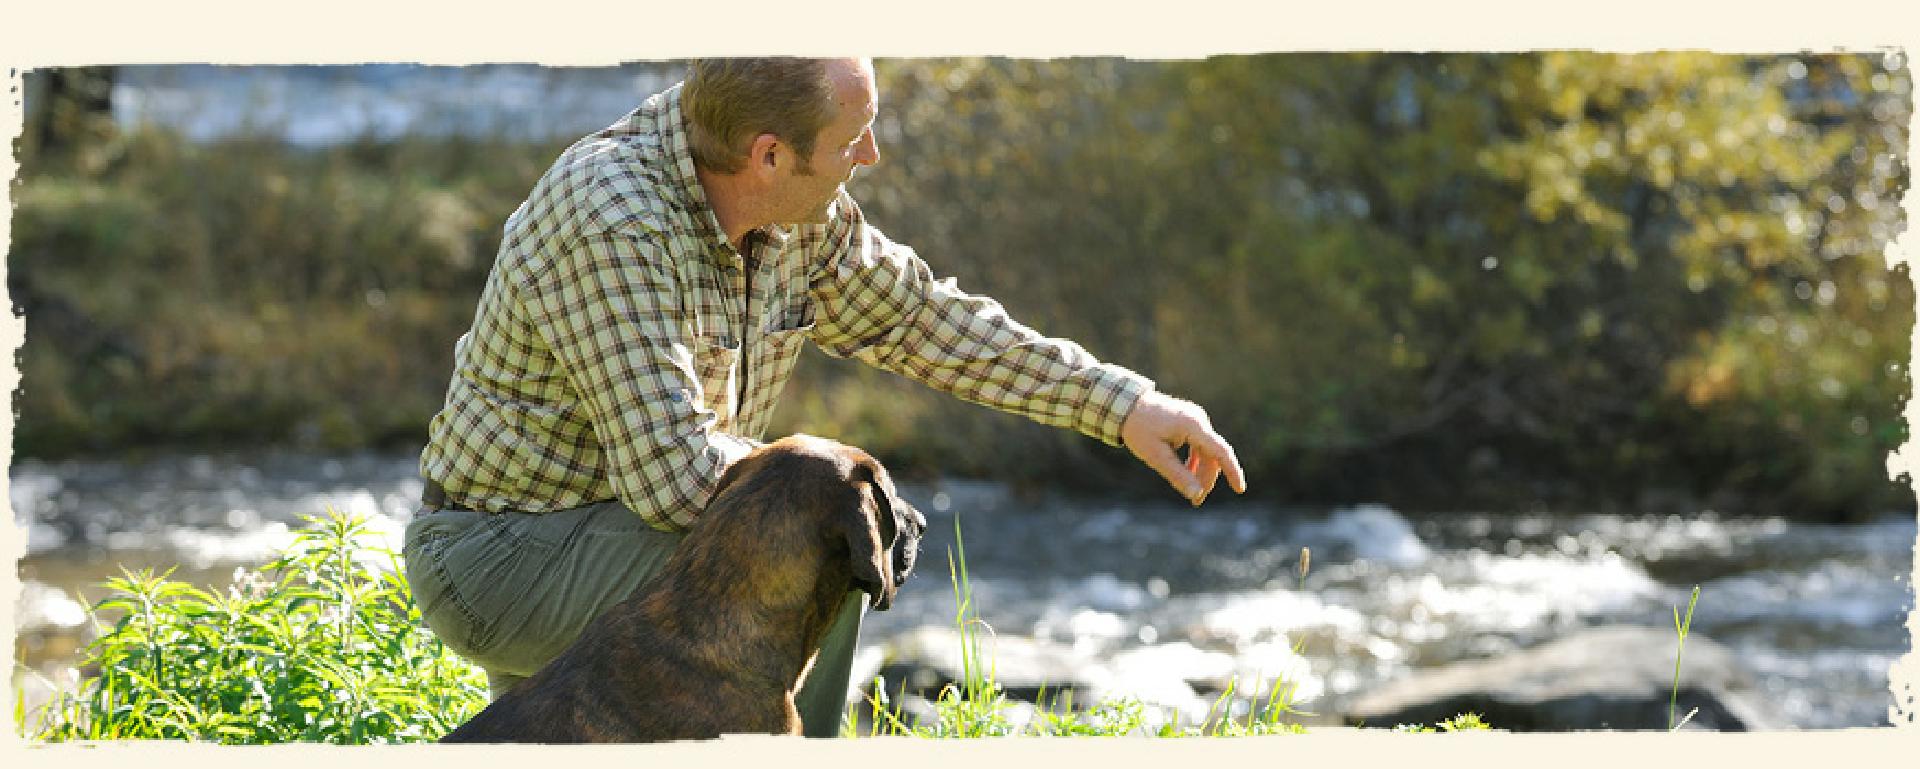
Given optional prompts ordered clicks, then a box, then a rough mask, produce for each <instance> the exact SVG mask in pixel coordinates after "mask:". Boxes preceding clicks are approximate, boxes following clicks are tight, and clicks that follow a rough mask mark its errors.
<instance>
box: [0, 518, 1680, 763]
mask: <svg viewBox="0 0 1920 769" xmlns="http://www.w3.org/2000/svg"><path fill="white" fill-rule="evenodd" d="M306 520H307V524H308V525H307V526H306V527H305V528H303V529H301V530H300V531H299V532H297V534H296V536H295V539H294V542H293V543H292V544H291V545H290V546H289V547H288V548H287V550H286V551H284V552H283V553H281V554H280V555H279V556H278V557H276V558H275V559H273V560H272V561H271V562H269V563H267V564H266V565H265V566H263V567H262V568H261V569H260V570H258V571H254V572H248V571H245V570H239V571H237V572H236V579H235V584H233V585H232V586H229V587H228V588H226V589H225V590H217V589H203V588H198V587H194V586H191V585H188V584H186V583H183V582H180V581H177V580H173V579H171V578H170V575H171V571H168V572H163V573H159V574H156V573H154V572H152V571H151V570H142V571H139V572H123V573H122V574H121V575H120V576H118V577H114V578H112V579H109V580H108V581H107V582H106V583H104V585H103V586H104V587H105V588H106V590H107V592H108V595H107V597H106V598H105V599H104V600H102V601H100V602H99V603H97V604H93V605H92V606H90V607H89V609H88V611H89V615H90V617H91V619H92V622H93V625H94V629H95V635H96V639H95V640H94V641H93V642H92V643H90V644H89V645H88V646H87V649H86V651H85V654H84V657H83V659H82V661H81V662H80V665H79V667H80V669H81V670H82V671H84V672H85V675H84V676H83V678H82V680H81V681H80V682H79V683H78V685H77V686H76V687H75V688H74V689H72V690H68V691H61V692H59V693H58V694H56V695H55V696H54V698H53V699H52V700H51V701H50V702H48V703H47V704H46V705H44V706H41V707H39V708H37V709H36V710H35V711H34V712H33V713H32V714H29V713H27V712H26V709H25V708H24V706H23V704H22V702H21V700H20V699H19V697H18V696H16V699H15V706H14V720H15V723H16V725H17V726H18V727H19V728H20V733H21V734H23V735H25V736H26V737H27V738H28V739H30V740H33V741H36V742H66V741H75V740H89V741H91V740H137V739H164V740H188V741H199V742H215V743H222V744H246V745H251V744H272V743H286V742H321V743H338V744H377V743H401V742H425V741H430V740H434V739H437V738H439V737H440V736H441V735H442V734H444V733H446V732H447V731H448V730H450V729H451V728H453V726H455V725H457V724H459V723H461V722H462V721H464V720H465V719H466V718H468V717H469V716H471V715H472V714H473V713H476V712H478V711H479V710H480V709H481V708H482V707H485V705H486V702H487V687H486V677H485V675H484V674H483V673H482V672H481V671H480V670H479V668H477V667H475V666H473V665H472V664H470V663H468V662H467V661H465V660H463V659H461V658H460V657H458V656H457V655H455V654H454V653H453V652H452V651H450V650H448V649H447V648H446V647H445V646H444V645H442V644H441V643H440V641H439V639H437V638H435V637H434V636H433V633H432V632H431V631H429V630H428V629H427V628H426V627H425V625H424V624H422V622H421V619H420V612H419V609H418V607H417V606H415V604H414V602H413V595H412V592H411V591H410V590H409V589H408V587H407V583H406V580H405V579H404V578H403V577H402V576H401V574H402V572H401V569H400V564H399V558H398V556H397V555H396V554H394V553H393V552H392V551H391V550H389V549H387V548H385V547H382V546H380V545H377V544H370V543H369V542H368V541H367V540H369V539H370V537H369V533H368V530H367V521H366V519H365V518H362V517H358V516H352V515H346V514H342V513H339V512H336V511H333V510H331V509H329V510H328V511H327V513H326V514H325V515H324V516H314V517H308V518H306ZM954 535H955V540H956V547H955V549H954V550H951V551H949V552H948V554H947V558H948V566H949V573H950V581H951V583H952V587H953V593H954V599H955V604H956V609H955V613H954V623H955V624H956V625H957V626H958V627H959V629H960V636H961V652H962V655H961V656H962V660H963V661H962V671H961V680H960V681H957V682H954V683H952V684H949V685H948V686H947V687H945V688H944V689H943V690H942V691H941V693H940V696H939V698H938V701H937V702H935V703H933V707H934V714H935V717H934V718H932V719H929V720H927V721H925V722H923V723H921V722H913V719H909V718H907V717H906V716H904V715H903V714H902V712H901V710H900V709H899V708H897V707H894V706H892V704H891V703H889V702H888V699H887V694H886V688H885V686H884V685H883V683H884V682H882V681H879V680H876V681H875V684H874V686H873V694H872V695H871V696H870V697H869V699H868V701H867V703H866V704H867V707H868V708H869V709H870V711H871V713H870V716H871V723H872V727H871V728H870V729H869V730H868V734H867V735H866V736H889V735H892V736H913V737H923V738H979V737H1004V736H1015V735H1037V736H1123V735H1131V736H1154V737H1239V736H1255V735H1269V734H1296V733H1301V732H1304V731H1306V727H1305V726H1303V725H1301V724H1300V723H1298V722H1297V721H1295V720H1294V718H1295V717H1297V716H1311V715H1312V714H1311V713H1307V712H1304V711H1301V710H1299V709H1297V708H1295V707H1294V705H1295V700H1294V694H1295V691H1296V685H1295V684H1294V683H1291V682H1288V681H1286V680H1285V679H1284V678H1282V679H1278V680H1275V681H1274V682H1273V683H1272V685H1271V686H1269V687H1268V688H1267V689H1266V691H1265V693H1264V695H1263V694H1262V693H1261V692H1259V691H1257V690H1249V691H1247V692H1245V693H1244V694H1241V693H1239V692H1238V691H1237V687H1238V682H1237V681H1234V682H1230V683H1229V685H1228V687H1227V690H1226V691H1225V692H1223V693H1221V695H1220V696H1219V698H1218V699H1216V700H1215V702H1214V704H1213V708H1212V709H1211V711H1210V712H1209V713H1208V715H1207V717H1206V718H1205V719H1203V720H1202V722H1201V723H1198V724H1187V723H1183V722H1182V720H1181V718H1180V717H1179V716H1178V715H1174V716H1173V717H1171V718H1152V717H1150V715H1152V712H1151V711H1150V710H1149V708H1150V706H1149V705H1147V704H1145V703H1142V702H1140V701H1139V700H1137V699H1132V698H1114V699H1107V700H1103V701H1101V702H1098V703H1095V704H1094V705H1093V706H1092V707H1090V708H1087V709H1085V710H1076V709H1074V707H1073V703H1072V698H1071V696H1070V694H1069V696H1066V697H1063V698H1060V700H1059V701H1058V702H1056V703H1055V704H1054V705H1053V706H1051V707H1049V708H1048V709H1045V710H1040V709H1037V708H1036V709H1034V710H1033V711H1031V714H1030V715H1027V714H1026V709H1025V707H1024V706H1021V705H1017V704H1016V703H1015V702H1013V701H1011V700H1009V699H1008V698H1007V696H1006V694H1005V692H1004V690H1003V689H1002V687H1001V686H1000V684H999V682H998V681H997V680H996V672H997V670H996V668H995V665H994V658H993V654H992V652H991V648H990V645H991V641H992V638H993V628H992V627H991V626H990V625H988V624H987V623H986V621H985V620H983V619H981V618H980V616H979V611H978V607H977V605H976V604H975V603H974V600H973V589H972V583H971V581H970V579H969V576H968V573H967V563H966V547H965V541H964V539H961V536H960V525H959V521H958V520H957V519H956V520H955V522H954ZM1302 555H1303V557H1302V564H1301V565H1302V568H1301V577H1302V579H1304V577H1305V568H1304V567H1305V563H1304V561H1305V557H1304V556H1305V554H1304V553H1303V554H1302ZM1690 617H1691V610H1689V618H1690ZM1683 638H1684V631H1683ZM1296 651H1297V649H1296ZM1039 699H1041V700H1045V699H1046V698H1045V697H1044V695H1043V696H1042V697H1040V698H1039ZM853 716H854V712H853V711H851V710H850V711H849V713H848V717H847V718H846V720H845V721H844V723H843V727H842V732H841V733H842V736H846V737H856V736H861V735H859V734H857V728H856V727H855V719H854V718H853ZM1020 716H1024V717H1020ZM29 722H31V723H29ZM1436 727H1437V729H1438V730H1439V731H1445V732H1452V731H1460V730H1466V729H1484V728H1486V725H1485V724H1483V723H1481V722H1480V720H1479V718H1478V717H1477V716H1474V715H1472V714H1466V715H1462V716H1460V717H1458V718H1455V719H1449V720H1447V721H1443V722H1440V723H1438V724H1436V725H1434V726H1432V727H1429V726H1408V725H1403V726H1401V727H1399V728H1398V729H1397V730H1399V731H1413V732H1432V731H1435V730H1436Z"/></svg>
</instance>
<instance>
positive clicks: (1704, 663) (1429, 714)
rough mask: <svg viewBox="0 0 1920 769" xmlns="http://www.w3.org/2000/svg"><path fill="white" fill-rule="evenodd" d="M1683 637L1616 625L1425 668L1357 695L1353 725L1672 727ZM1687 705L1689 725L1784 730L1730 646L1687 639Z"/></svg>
mask: <svg viewBox="0 0 1920 769" xmlns="http://www.w3.org/2000/svg"><path fill="white" fill-rule="evenodd" d="M1677 644H1678V639H1677V638H1676V637H1675V635H1674V633H1673V632H1672V631H1671V630H1666V631H1664V632H1663V631H1662V630H1659V629H1655V628H1645V627H1613V628H1597V629H1590V630H1583V631H1580V632H1577V633H1574V634H1572V635H1569V636H1566V637H1563V638H1560V639H1557V640H1554V641H1551V642H1548V643H1545V644H1542V645H1540V646H1536V647H1533V648H1530V649H1523V650H1520V651H1516V652H1513V653H1510V654H1505V655H1501V656H1498V657H1493V658H1489V659H1480V660H1471V661H1466V662H1458V663H1454V664H1451V665H1446V666H1442V667H1439V668H1434V669H1431V670H1422V671H1418V672H1415V673H1414V674H1413V675H1411V676H1409V677H1407V678H1404V679H1401V680H1398V681H1394V682H1391V683H1388V684H1385V685H1383V686H1381V687H1380V688H1378V689H1376V690H1374V691H1372V692H1369V693H1366V694H1364V695H1361V696H1359V697H1358V698H1357V699H1355V700H1354V701H1353V702H1352V703H1351V704H1350V705H1349V706H1348V707H1347V709H1346V713H1345V717H1346V720H1347V723H1350V724H1366V725H1370V726H1391V725H1394V724H1402V723H1433V722H1435V721H1439V720H1442V719H1446V718H1450V717H1452V716H1453V715H1455V714H1458V713H1467V712H1472V713H1479V714H1480V715H1481V716H1482V717H1484V718H1485V719H1486V721H1487V722H1488V723H1490V724H1492V725H1493V726H1494V727H1495V728H1498V729H1507V730H1512V731H1523V732H1531V731H1587V730H1599V729H1665V728H1666V727H1667V710H1668V707H1667V705H1668V699H1669V697H1670V696H1671V695H1672V692H1673V662H1674V652H1675V650H1676V646H1677ZM1679 690H1680V695H1679V708H1678V712H1677V714H1676V717H1678V716H1684V715H1686V714H1687V713H1688V712H1689V711H1692V710H1694V709H1695V708H1698V712H1697V713H1695V714H1694V716H1693V718H1692V719H1691V721H1689V722H1688V724H1687V728H1699V729H1710V730H1715V731H1760V730H1770V729H1782V728H1786V727H1787V726H1788V724H1787V722H1786V720H1785V719H1784V718H1783V717H1781V716H1780V715H1779V714H1777V713H1774V712H1772V709H1770V708H1769V707H1768V706H1767V702H1766V700H1765V699H1764V698H1762V697H1761V696H1760V695H1759V694H1758V692H1757V690H1756V684H1755V681H1754V676H1753V674H1752V672H1751V671H1750V670H1748V669H1747V668H1746V667H1745V666H1744V665H1743V664H1742V663H1741V662H1740V661H1739V660H1738V659H1737V658H1736V657H1735V656H1734V654H1733V652H1732V651H1730V650H1728V649H1727V647H1725V646H1722V645H1721V644H1719V643H1716V642H1714V641H1712V640H1711V639H1708V638H1706V637H1704V636H1701V635H1700V634H1698V633H1694V634H1690V635H1689V636H1688V637H1687V644H1686V653H1685V658H1684V660H1683V661H1682V666H1681V674H1680V688H1679Z"/></svg>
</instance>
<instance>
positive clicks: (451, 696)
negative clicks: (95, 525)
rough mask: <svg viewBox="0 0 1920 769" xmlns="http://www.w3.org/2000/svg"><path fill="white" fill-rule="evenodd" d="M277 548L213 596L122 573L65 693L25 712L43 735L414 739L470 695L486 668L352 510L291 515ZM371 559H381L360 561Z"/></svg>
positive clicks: (97, 609) (480, 692) (473, 705)
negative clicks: (466, 653) (289, 529)
mask: <svg viewBox="0 0 1920 769" xmlns="http://www.w3.org/2000/svg"><path fill="white" fill-rule="evenodd" d="M307 521H308V526H307V527H306V528H304V529H302V530H301V531H300V532H298V534H297V535H296V538H295V540H294V542H293V544H292V545H291V546H290V547H289V549H288V550H287V551H286V552H284V553H282V554H281V555H280V556H279V557H277V558H275V559H274V560H273V561H272V562H270V563H268V564H267V565H266V566H265V567H263V568H262V569H261V570H260V571H258V572H244V571H242V572H237V573H236V576H237V577H238V578H237V579H236V584H235V585H233V586H231V587H229V588H228V589H227V590H225V591H217V590H207V589H201V588H196V587H193V586H190V585H187V584H185V583H182V582H179V581H176V580H172V579H169V578H168V577H169V575H170V574H171V571H169V572H165V573H161V574H155V573H153V572H152V571H150V570H143V571H140V572H123V573H122V574H121V576H118V577H114V578H112V579H110V580H108V581H107V582H106V583H105V587H106V589H107V590H108V593H109V595H108V597H107V598H106V599H105V600H103V601H101V602H99V603H98V604H96V605H94V606H92V607H91V608H90V609H89V613H90V614H91V615H92V619H93V623H94V628H95V631H96V636H97V638H96V639H95V640H94V641H93V642H92V643H91V644H89V645H88V647H87V650H86V652H85V657H84V658H83V660H82V661H81V663H80V668H81V669H82V670H84V671H88V673H87V675H86V677H85V678H84V679H83V680H82V681H81V682H80V684H79V685H78V686H77V688H76V689H75V690H74V691H63V692H61V693H59V694H57V695H56V696H55V697H54V699H53V700H52V701H50V702H49V703H47V705H45V706H43V707H42V708H40V709H38V711H37V712H36V714H35V715H36V718H35V719H34V720H35V723H33V724H32V725H31V729H29V728H28V726H29V725H28V724H27V723H26V721H27V717H26V714H25V713H24V712H21V708H20V707H19V705H18V704H16V710H15V719H16V722H17V723H18V724H19V726H20V727H21V733H22V734H24V735H26V736H28V738H29V739H33V740H36V741H45V742H63V741H69V740H128V739H168V740H192V741H204V742H218V743H225V744H268V743H283V742H323V743H339V744H370V743H393V742H418V741H424V740H429V739H433V738H436V737H438V736H439V735H440V734H443V733H445V732H446V731H447V730H448V729H451V728H452V727H453V726H454V725H456V724H458V723H460V722H461V721H463V720H465V719H466V718H467V717H468V716H470V715H472V714H473V713H475V712H477V711H478V710H479V709H480V708H481V707H483V706H484V705H485V704H486V691H487V689H486V677H485V675H484V674H482V673H481V672H480V670H479V669H478V668H476V667H474V666H472V665H470V664H469V663H467V662H466V661H465V660H463V659H461V658H459V657H458V656H456V655H454V654H453V652H451V651H449V650H448V649H446V647H444V646H443V645H441V643H440V641H439V639H437V638H435V637H434V636H433V633H432V632H431V631H429V630H427V629H426V627H425V626H424V625H422V624H421V621H420V613H419V610H418V608H417V607H416V606H415V605H414V603H413V595H412V592H411V591H410V590H408V588H407V584H406V580H405V579H404V578H402V577H401V576H400V574H401V572H400V568H399V559H398V557H397V556H396V555H395V554H394V553H392V552H391V551H389V550H387V549H385V548H382V547H378V546H374V545H369V544H367V543H366V542H364V541H363V540H365V539H367V531H366V521H365V519H362V518H358V517H350V516H346V515H342V514H339V513H337V512H334V511H332V510H329V511H328V512H327V515H326V516H324V517H309V518H307ZM376 559H377V560H384V561H385V562H386V565H388V566H390V568H387V569H376V568H371V567H369V566H368V564H367V563H366V562H367V561H368V560H376Z"/></svg>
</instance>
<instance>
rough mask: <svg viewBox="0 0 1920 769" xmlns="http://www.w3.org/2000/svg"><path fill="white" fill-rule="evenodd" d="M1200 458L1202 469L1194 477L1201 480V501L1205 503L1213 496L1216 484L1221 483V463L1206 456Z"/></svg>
mask: <svg viewBox="0 0 1920 769" xmlns="http://www.w3.org/2000/svg"><path fill="white" fill-rule="evenodd" d="M1194 453H1195V454H1199V453H1200V452H1197V451H1196V452H1194ZM1200 457H1201V458H1200V462H1199V464H1200V468H1199V471H1198V472H1195V473H1194V477H1195V478H1199V479H1200V500H1201V501H1203V502H1204V501H1206V499H1207V497H1208V496H1209V495H1211V494H1213V487H1214V484H1217V483H1219V482H1220V463H1219V462H1216V461H1214V460H1213V459H1212V458H1211V457H1207V456H1206V455H1200Z"/></svg>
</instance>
